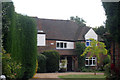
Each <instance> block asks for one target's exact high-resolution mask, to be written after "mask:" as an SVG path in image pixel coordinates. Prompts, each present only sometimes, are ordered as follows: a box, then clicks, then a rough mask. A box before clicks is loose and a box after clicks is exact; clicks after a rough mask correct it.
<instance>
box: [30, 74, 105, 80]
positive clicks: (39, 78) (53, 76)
mask: <svg viewBox="0 0 120 80" xmlns="http://www.w3.org/2000/svg"><path fill="white" fill-rule="evenodd" d="M71 74H75V75H83V74H94V73H90V72H64V73H36V75H35V76H34V78H33V79H30V80H42V79H44V80H45V79H46V80H47V79H49V80H50V79H51V80H53V79H57V80H62V79H59V78H58V76H62V75H71ZM96 74H97V75H104V73H96Z"/></svg>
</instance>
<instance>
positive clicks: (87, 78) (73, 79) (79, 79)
mask: <svg viewBox="0 0 120 80" xmlns="http://www.w3.org/2000/svg"><path fill="white" fill-rule="evenodd" d="M59 78H62V79H64V80H106V79H105V76H104V75H65V76H59Z"/></svg>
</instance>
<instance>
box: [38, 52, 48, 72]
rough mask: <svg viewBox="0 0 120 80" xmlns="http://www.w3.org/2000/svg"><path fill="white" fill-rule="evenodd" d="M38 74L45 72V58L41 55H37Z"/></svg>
mask: <svg viewBox="0 0 120 80" xmlns="http://www.w3.org/2000/svg"><path fill="white" fill-rule="evenodd" d="M37 60H38V69H37V72H38V73H45V72H46V56H45V55H43V54H38V57H37Z"/></svg>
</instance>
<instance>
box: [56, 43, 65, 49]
mask: <svg viewBox="0 0 120 80" xmlns="http://www.w3.org/2000/svg"><path fill="white" fill-rule="evenodd" d="M61 43H62V44H63V45H62V46H63V47H61ZM57 44H59V46H57ZM65 44H66V47H65ZM66 48H67V42H56V49H66Z"/></svg>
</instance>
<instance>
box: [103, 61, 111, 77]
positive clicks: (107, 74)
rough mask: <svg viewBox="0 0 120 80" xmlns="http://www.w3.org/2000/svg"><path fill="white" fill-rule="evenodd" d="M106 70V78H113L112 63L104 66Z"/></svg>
mask: <svg viewBox="0 0 120 80" xmlns="http://www.w3.org/2000/svg"><path fill="white" fill-rule="evenodd" d="M104 70H105V72H104V73H105V76H106V77H108V78H109V77H110V76H111V68H110V63H109V64H106V65H105V66H104Z"/></svg>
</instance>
